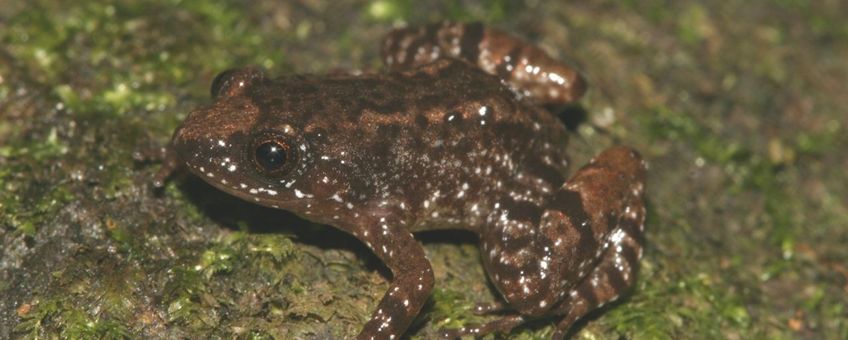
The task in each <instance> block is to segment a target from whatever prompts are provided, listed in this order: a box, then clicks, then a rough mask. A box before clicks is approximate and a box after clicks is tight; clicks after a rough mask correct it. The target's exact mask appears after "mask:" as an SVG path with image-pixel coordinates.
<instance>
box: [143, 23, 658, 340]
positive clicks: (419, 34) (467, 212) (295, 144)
mask: <svg viewBox="0 0 848 340" xmlns="http://www.w3.org/2000/svg"><path fill="white" fill-rule="evenodd" d="M383 56H384V60H385V63H386V65H387V66H388V67H389V68H390V69H391V70H390V71H389V72H386V73H377V74H365V75H340V74H335V75H324V76H319V75H295V76H288V77H282V78H276V79H272V78H269V77H267V76H266V75H265V74H264V73H263V72H261V71H260V70H257V69H255V68H242V69H236V70H230V71H226V72H223V73H222V74H220V75H219V76H218V77H217V78H216V79H215V81H214V82H213V84H212V95H213V97H214V102H213V103H212V104H211V105H208V106H205V107H201V108H198V109H196V110H194V111H193V112H191V113H190V114H189V116H188V117H187V118H186V120H185V122H183V124H182V125H181V126H180V127H179V128H178V129H177V130H176V132H175V133H174V136H173V140H172V143H171V145H170V148H169V149H168V151H167V154H166V161H165V163H164V165H163V167H162V169H161V170H160V172H159V173H158V174H157V178H156V184H157V185H160V186H161V185H162V183H163V181H164V179H165V178H167V176H168V175H169V174H170V173H171V172H172V171H173V170H175V169H176V168H177V167H179V166H185V167H187V168H188V169H189V170H190V171H191V172H193V173H194V174H196V175H198V176H200V177H202V178H203V179H204V180H206V181H207V182H209V183H210V184H212V185H213V186H215V187H217V188H219V189H221V190H223V191H226V192H228V193H230V194H232V195H235V196H237V197H240V198H242V199H245V200H248V201H253V202H256V203H257V204H261V205H264V206H268V207H273V208H278V209H284V210H288V211H291V212H294V213H296V214H298V215H300V216H302V217H304V218H306V219H309V220H311V221H315V222H318V223H324V224H329V225H332V226H334V227H336V228H339V229H341V230H343V231H346V232H348V233H350V234H353V235H354V236H355V237H356V238H358V239H359V240H361V241H362V242H364V243H365V244H366V245H368V247H369V248H370V249H371V250H372V251H373V252H374V253H375V254H376V255H377V256H378V257H379V258H380V259H381V260H382V261H383V262H384V263H385V264H386V265H387V266H388V268H389V269H390V270H391V272H392V278H391V284H390V287H389V289H388V291H386V293H385V295H384V296H383V298H382V300H381V301H380V303H379V304H378V306H377V307H376V308H375V310H374V313H373V314H372V316H371V319H370V320H369V321H368V322H367V323H366V324H365V326H364V327H363V328H362V331H361V332H360V333H359V335H358V337H357V338H359V339H396V338H398V337H400V336H402V335H403V334H404V332H405V331H406V330H407V327H409V325H410V323H411V321H412V320H413V318H415V316H416V315H417V314H418V313H419V311H420V310H421V307H422V306H423V305H424V303H425V301H426V300H427V298H428V296H429V295H430V292H431V290H432V288H433V284H434V282H433V281H434V279H433V271H432V269H431V267H430V262H429V261H428V260H427V258H426V257H425V254H424V250H423V249H422V247H421V245H420V244H419V243H418V242H417V241H416V240H415V239H414V238H413V233H415V232H418V231H423V230H433V229H451V228H453V229H466V230H470V231H472V232H474V233H476V234H477V235H479V240H480V250H481V253H482V255H483V256H482V260H483V265H484V266H485V269H486V271H487V273H488V275H489V278H490V279H491V281H492V283H493V284H494V286H495V287H497V289H498V291H499V292H500V293H501V295H502V296H503V299H504V303H501V304H496V305H481V306H479V307H478V308H477V309H476V311H477V312H480V313H486V312H494V311H500V312H503V313H505V316H503V317H502V318H500V319H497V320H495V321H492V322H489V323H487V324H484V325H476V326H468V327H464V328H461V329H454V330H446V331H443V333H442V335H443V336H445V337H449V338H453V337H458V336H461V335H483V334H487V333H490V332H495V331H498V332H508V331H510V330H511V329H512V328H514V327H515V326H518V325H520V324H521V323H523V322H524V321H525V320H526V319H530V318H540V317H549V318H555V319H556V320H558V323H557V325H556V331H555V334H554V338H561V337H563V336H564V334H565V332H567V331H568V329H569V328H570V326H571V325H572V324H573V323H574V322H575V321H576V320H577V319H579V318H580V317H582V316H584V315H585V314H586V313H588V312H589V311H592V310H593V309H596V308H598V307H600V306H602V305H604V304H605V303H607V302H610V301H613V300H615V299H616V298H618V296H619V294H621V293H622V292H624V291H625V290H626V289H627V288H629V287H630V286H632V284H633V282H634V280H635V272H636V268H637V264H638V260H639V258H640V256H641V253H642V245H641V234H642V231H643V228H644V219H645V208H644V201H643V190H644V185H643V183H644V177H645V168H646V167H645V163H644V162H643V161H642V160H641V158H640V156H639V155H638V154H637V153H636V152H635V151H633V150H631V149H628V148H625V147H612V148H609V149H607V150H605V151H603V152H602V153H601V154H599V155H598V156H597V157H595V158H594V159H593V160H591V161H590V162H589V164H587V165H585V166H584V167H583V168H581V169H580V170H578V171H577V172H576V174H574V175H573V176H572V177H571V178H570V179H568V180H566V174H567V171H566V168H567V160H566V153H565V145H566V139H567V133H566V128H565V126H563V124H562V123H561V122H560V121H559V120H558V119H557V118H556V117H555V116H554V115H553V114H551V113H549V112H547V111H545V110H544V109H542V108H541V106H540V105H547V104H562V103H568V102H571V101H573V100H576V99H577V98H579V97H580V96H581V95H582V94H583V92H584V90H585V83H584V81H583V79H582V78H581V77H580V76H579V75H578V74H577V73H576V72H575V71H574V70H572V69H571V68H569V67H568V66H565V65H563V64H561V63H559V62H557V61H556V60H554V59H552V58H551V57H549V56H548V55H547V54H545V53H544V52H543V51H542V50H540V49H539V48H537V47H534V46H532V45H529V44H527V43H525V42H523V41H521V40H520V39H518V38H515V37H513V36H510V35H508V34H506V33H503V32H501V31H498V30H495V29H492V28H488V27H485V26H483V25H481V24H456V23H441V24H434V25H429V26H424V27H419V28H406V29H398V30H395V31H393V32H391V33H390V34H389V35H388V37H387V38H386V40H385V43H384V45H383Z"/></svg>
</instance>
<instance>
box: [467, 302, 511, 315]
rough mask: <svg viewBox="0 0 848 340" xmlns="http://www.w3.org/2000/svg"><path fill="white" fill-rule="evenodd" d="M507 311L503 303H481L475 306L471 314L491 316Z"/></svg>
mask: <svg viewBox="0 0 848 340" xmlns="http://www.w3.org/2000/svg"><path fill="white" fill-rule="evenodd" d="M506 310H507V308H506V306H504V304H503V303H502V302H480V303H478V304H476V305H474V308H473V309H472V310H471V312H472V313H474V315H489V314H495V313H501V312H504V311H506Z"/></svg>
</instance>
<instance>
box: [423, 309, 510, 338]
mask: <svg viewBox="0 0 848 340" xmlns="http://www.w3.org/2000/svg"><path fill="white" fill-rule="evenodd" d="M522 323H524V317H522V316H521V315H510V316H505V317H503V318H500V319H497V320H494V321H490V322H487V323H484V324H468V325H466V326H465V327H462V328H456V329H442V330H440V331H439V338H440V339H459V338H460V337H463V336H474V337H481V336H485V335H487V334H490V333H494V332H498V333H509V332H510V331H511V330H512V329H513V328H515V327H516V326H518V325H520V324H522Z"/></svg>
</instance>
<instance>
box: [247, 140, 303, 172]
mask: <svg viewBox="0 0 848 340" xmlns="http://www.w3.org/2000/svg"><path fill="white" fill-rule="evenodd" d="M296 157H297V152H296V151H295V149H294V148H292V147H291V145H290V144H289V143H287V142H286V141H285V140H283V139H260V140H259V142H258V143H256V147H255V148H254V154H253V159H254V160H255V161H256V165H257V166H258V167H259V169H261V170H262V171H264V172H265V173H268V174H270V175H284V174H285V173H287V172H288V170H290V169H291V168H292V165H294V162H295V161H296Z"/></svg>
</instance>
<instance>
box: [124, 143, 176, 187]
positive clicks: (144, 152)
mask: <svg viewBox="0 0 848 340" xmlns="http://www.w3.org/2000/svg"><path fill="white" fill-rule="evenodd" d="M132 157H133V160H134V161H136V162H138V163H149V162H161V163H162V165H161V166H160V167H159V170H158V171H156V175H154V176H153V187H154V188H157V189H159V188H162V187H164V186H165V182H166V181H167V180H168V178H170V177H171V175H173V174H174V173H175V172H177V169H179V168H180V162H179V158H178V157H177V154H176V152H174V149H173V148H172V147H170V145H169V146H167V147H163V146H153V145H148V146H144V147H141V148H139V149H137V150H135V152H133V154H132Z"/></svg>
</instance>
